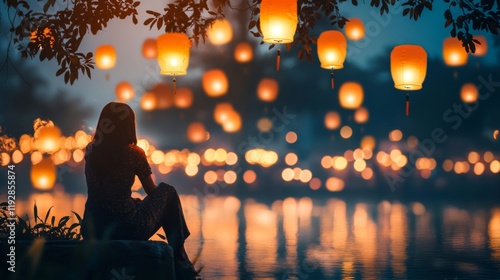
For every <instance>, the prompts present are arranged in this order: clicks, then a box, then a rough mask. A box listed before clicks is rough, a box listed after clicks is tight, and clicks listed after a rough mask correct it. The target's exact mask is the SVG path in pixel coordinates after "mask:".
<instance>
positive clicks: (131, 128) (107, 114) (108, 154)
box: [89, 102, 137, 178]
mask: <svg viewBox="0 0 500 280" xmlns="http://www.w3.org/2000/svg"><path fill="white" fill-rule="evenodd" d="M131 144H134V145H135V144H137V136H136V133H135V114H134V111H133V110H132V108H130V106H128V105H127V104H125V103H118V102H110V103H108V104H106V106H104V108H103V109H102V111H101V115H100V116H99V120H98V122H97V127H96V130H95V133H94V137H93V140H92V142H91V143H90V145H92V149H91V150H92V152H91V153H90V155H89V156H90V157H91V159H92V161H91V167H92V168H93V170H94V172H96V174H97V175H98V177H101V178H102V176H103V175H104V176H106V175H107V173H108V172H109V171H111V170H113V168H114V167H117V165H119V163H120V162H121V159H122V156H123V151H124V148H125V147H126V146H128V145H131Z"/></svg>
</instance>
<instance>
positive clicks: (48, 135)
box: [36, 126, 61, 153]
mask: <svg viewBox="0 0 500 280" xmlns="http://www.w3.org/2000/svg"><path fill="white" fill-rule="evenodd" d="M60 144H61V130H60V129H59V128H58V127H57V126H44V127H41V128H39V129H38V131H37V138H36V146H37V148H38V150H39V151H40V152H42V153H54V152H56V151H58V150H59V148H60Z"/></svg>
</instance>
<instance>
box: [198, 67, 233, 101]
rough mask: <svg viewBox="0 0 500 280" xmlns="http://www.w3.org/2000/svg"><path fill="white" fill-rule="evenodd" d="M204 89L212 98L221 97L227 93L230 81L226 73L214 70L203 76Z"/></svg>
mask: <svg viewBox="0 0 500 280" xmlns="http://www.w3.org/2000/svg"><path fill="white" fill-rule="evenodd" d="M202 83H203V89H204V90H205V92H206V93H207V95H208V96H210V97H219V96H222V95H224V94H226V92H227V88H228V81H227V77H226V74H225V73H224V71H222V70H220V69H214V70H210V71H207V72H205V74H203V81H202Z"/></svg>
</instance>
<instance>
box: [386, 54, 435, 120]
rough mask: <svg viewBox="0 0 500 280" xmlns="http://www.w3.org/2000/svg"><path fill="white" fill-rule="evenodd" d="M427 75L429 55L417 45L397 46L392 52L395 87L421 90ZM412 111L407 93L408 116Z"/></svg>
mask: <svg viewBox="0 0 500 280" xmlns="http://www.w3.org/2000/svg"><path fill="white" fill-rule="evenodd" d="M426 73H427V53H426V52H425V50H424V48H422V47H421V46H417V45H400V46H396V47H395V48H394V49H393V50H392V52H391V75H392V80H393V81H394V87H395V88H397V89H401V90H406V91H410V90H419V89H421V88H422V83H423V82H424V80H425V75H426ZM409 111H410V94H409V92H407V93H406V115H407V116H408V114H409Z"/></svg>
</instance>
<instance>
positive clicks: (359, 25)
mask: <svg viewBox="0 0 500 280" xmlns="http://www.w3.org/2000/svg"><path fill="white" fill-rule="evenodd" d="M345 34H346V35H347V38H349V40H353V41H357V40H361V39H363V37H364V36H365V27H364V25H363V21H361V19H359V18H350V19H349V21H348V22H346V24H345Z"/></svg>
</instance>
